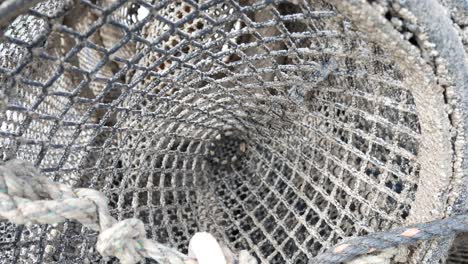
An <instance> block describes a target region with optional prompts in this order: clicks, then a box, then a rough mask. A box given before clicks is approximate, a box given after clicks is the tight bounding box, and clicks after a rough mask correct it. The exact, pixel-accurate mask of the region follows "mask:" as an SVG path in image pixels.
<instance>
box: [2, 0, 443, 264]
mask: <svg viewBox="0 0 468 264" xmlns="http://www.w3.org/2000/svg"><path fill="white" fill-rule="evenodd" d="M297 2H299V1H297ZM297 2H295V1H289V2H287V1H282V2H280V1H278V2H271V1H265V2H262V1H247V0H245V1H186V2H184V1H111V0H106V1H104V0H103V1H76V2H74V1H52V0H50V1H45V2H43V3H41V4H39V5H38V6H37V7H35V8H34V9H33V11H31V12H30V13H28V14H24V15H21V16H19V17H18V18H17V19H16V20H14V22H12V23H11V24H10V25H8V27H7V29H6V30H5V32H4V36H3V39H2V41H1V43H0V69H1V74H0V80H1V82H2V86H5V87H6V89H5V92H4V94H5V96H4V98H6V99H5V100H4V102H5V104H4V107H5V109H8V110H6V111H5V113H4V115H3V116H1V118H2V119H1V130H0V146H1V148H2V150H3V158H4V159H7V158H11V157H18V158H21V159H25V160H29V161H32V162H34V163H35V164H36V165H37V166H38V167H40V168H41V169H42V171H43V172H44V173H45V174H46V175H48V176H50V177H51V178H52V179H54V180H56V181H61V182H65V183H67V184H70V185H73V186H76V187H89V188H93V189H97V190H100V191H102V192H104V193H105V195H106V196H107V197H108V199H109V206H110V207H111V214H112V215H113V216H114V217H116V218H117V219H126V218H130V217H135V218H138V219H140V220H142V221H143V222H144V223H145V227H146V229H147V232H148V236H149V238H152V239H154V240H156V241H159V242H162V243H165V244H167V245H171V246H173V247H176V248H178V249H180V250H182V251H186V250H187V245H188V240H189V239H190V237H191V236H192V235H193V234H194V233H195V232H197V231H200V230H205V231H208V232H211V233H212V234H214V235H215V236H216V237H217V238H218V239H219V240H220V241H222V242H223V243H224V244H226V245H227V246H228V247H229V248H231V249H233V250H239V249H248V250H249V251H250V252H251V253H252V254H253V255H254V256H255V257H257V258H258V260H259V261H260V262H262V263H306V262H307V260H308V259H311V258H313V257H314V256H316V255H317V254H318V253H320V252H323V251H324V250H325V249H327V248H330V247H331V246H332V245H334V244H336V243H337V242H339V241H340V240H341V239H342V238H344V237H348V236H356V235H363V234H367V233H370V232H375V231H378V230H387V229H390V228H392V227H396V226H401V225H404V224H405V223H406V222H407V217H409V216H410V215H411V209H412V204H413V203H414V202H415V199H416V195H415V194H416V193H417V191H418V184H419V180H420V172H421V166H422V165H421V163H420V160H421V158H420V157H419V155H420V142H421V137H422V134H421V124H420V118H419V114H418V113H420V111H422V110H424V109H426V108H434V106H432V105H416V100H415V98H414V97H415V95H414V93H413V89H414V87H410V86H408V81H407V80H408V79H409V78H412V75H413V74H415V73H413V72H405V71H403V70H402V68H401V67H400V63H399V62H398V61H396V60H395V59H394V57H393V56H392V55H391V54H390V53H389V52H388V51H386V50H385V48H383V47H382V46H381V45H380V44H379V43H376V42H375V41H373V40H371V39H369V38H368V36H367V35H366V34H364V33H362V32H360V31H359V30H358V29H357V28H356V27H355V26H354V24H353V23H352V22H351V21H350V20H348V19H346V18H345V17H344V16H343V15H342V14H340V13H339V12H338V11H337V10H336V9H335V8H334V7H333V6H331V5H330V4H327V3H325V2H322V1H300V3H297ZM406 36H407V38H408V39H409V38H411V36H409V35H406ZM410 40H411V39H410ZM411 41H414V40H411ZM428 96H430V95H428ZM7 104H8V105H9V106H8V108H6V107H7V106H6V105H7ZM447 104H448V103H447ZM437 107H440V108H443V107H445V106H444V104H441V105H438V106H437ZM437 107H436V108H437ZM447 120H448V118H447ZM446 136H447V138H448V139H450V136H448V134H447V135H446ZM443 151H444V150H441V152H443ZM443 155H445V154H443ZM447 155H452V154H447ZM449 169H450V168H449ZM96 236H97V234H96V233H95V232H93V231H90V230H88V229H86V228H83V227H81V225H79V224H77V223H75V222H66V223H64V224H60V225H56V226H48V225H47V226H39V225H33V226H28V227H23V226H20V227H16V226H15V225H13V224H9V223H3V222H2V223H0V242H1V243H0V248H1V250H0V251H1V253H0V255H1V257H0V258H1V259H7V260H8V261H18V262H24V261H26V262H28V261H29V260H31V259H33V260H34V261H36V262H39V263H45V262H47V263H49V262H54V261H56V262H58V263H64V262H79V263H88V261H89V262H91V263H94V262H99V261H104V260H102V259H101V256H100V255H99V254H98V253H97V252H96V251H95V249H94V246H95V242H96ZM102 263H104V262H102Z"/></svg>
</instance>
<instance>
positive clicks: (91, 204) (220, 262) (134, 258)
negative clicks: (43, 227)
mask: <svg viewBox="0 0 468 264" xmlns="http://www.w3.org/2000/svg"><path fill="white" fill-rule="evenodd" d="M1 218H4V219H7V220H8V221H10V222H12V223H15V224H19V225H21V224H55V223H60V222H64V221H65V220H67V219H69V220H75V221H78V222H80V223H81V224H83V225H84V226H86V227H88V228H90V229H93V230H95V231H98V232H100V234H99V237H98V241H97V244H96V248H97V250H98V251H99V253H100V254H101V255H102V256H104V257H111V256H115V257H117V258H118V259H119V260H120V261H121V263H123V264H133V263H138V262H140V261H141V260H143V259H144V258H151V259H154V260H156V261H158V262H159V263H169V264H233V263H239V264H256V260H255V259H254V258H253V257H252V256H250V255H249V254H248V253H247V251H245V250H244V251H241V252H240V253H239V254H238V256H235V255H234V254H232V252H230V251H229V250H228V249H227V248H224V247H221V246H220V245H219V244H218V242H217V241H216V239H214V237H213V236H212V235H210V234H208V233H204V232H202V233H197V234H195V235H194V237H193V238H192V239H191V241H190V244H189V255H188V256H187V255H185V254H182V253H180V252H179V251H177V250H175V249H172V248H170V247H167V246H165V245H162V244H160V243H157V242H154V241H152V240H150V239H147V238H146V232H145V228H144V224H143V222H142V221H141V220H138V219H135V218H130V219H125V220H122V221H119V222H118V221H117V220H116V219H114V218H113V217H112V216H111V215H110V213H109V208H108V206H107V199H106V197H105V196H104V195H103V194H102V193H101V192H99V191H96V190H92V189H85V188H82V189H72V188H70V187H69V186H67V185H65V184H61V183H58V182H53V181H51V180H49V179H48V178H46V177H44V176H41V175H40V173H39V171H38V170H37V169H36V168H34V166H33V165H32V164H30V163H29V162H26V161H22V160H17V159H15V160H10V161H7V162H5V163H3V164H0V219H1Z"/></svg>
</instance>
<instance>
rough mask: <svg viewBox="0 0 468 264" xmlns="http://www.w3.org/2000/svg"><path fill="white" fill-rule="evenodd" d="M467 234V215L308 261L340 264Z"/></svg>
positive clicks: (381, 235) (353, 242)
mask: <svg viewBox="0 0 468 264" xmlns="http://www.w3.org/2000/svg"><path fill="white" fill-rule="evenodd" d="M467 231H468V215H457V216H452V217H450V218H447V219H442V220H435V221H432V222H428V223H422V224H415V225H411V226H407V227H402V228H397V229H394V230H391V231H387V232H378V233H373V234H370V235H368V236H363V237H357V238H353V239H350V240H348V241H346V242H343V243H341V244H339V245H337V246H335V247H333V248H331V249H329V250H328V251H326V252H325V253H323V254H321V255H319V256H317V257H316V258H314V259H312V260H311V261H310V263H311V264H312V263H313V264H319V263H320V264H322V263H323V264H325V263H340V262H346V261H350V260H352V259H353V258H355V257H358V256H360V255H364V254H368V253H372V252H375V251H381V250H384V249H387V248H392V247H397V246H401V245H410V244H415V243H416V242H418V241H422V240H430V239H433V238H436V237H443V236H450V235H454V234H457V233H461V232H467Z"/></svg>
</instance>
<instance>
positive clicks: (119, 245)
mask: <svg viewBox="0 0 468 264" xmlns="http://www.w3.org/2000/svg"><path fill="white" fill-rule="evenodd" d="M145 238H146V231H145V227H144V225H143V222H142V221H140V220H138V219H135V218H130V219H125V220H122V221H120V222H118V223H116V224H114V225H113V226H111V227H110V228H108V229H106V230H103V231H102V232H101V234H100V235H99V237H98V241H97V244H96V248H97V250H98V251H99V253H101V255H102V256H105V257H110V256H115V257H117V258H118V259H120V261H121V262H122V264H133V263H138V262H139V261H141V260H143V259H144V256H143V252H142V250H143V245H142V243H143V240H144V239H145Z"/></svg>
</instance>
